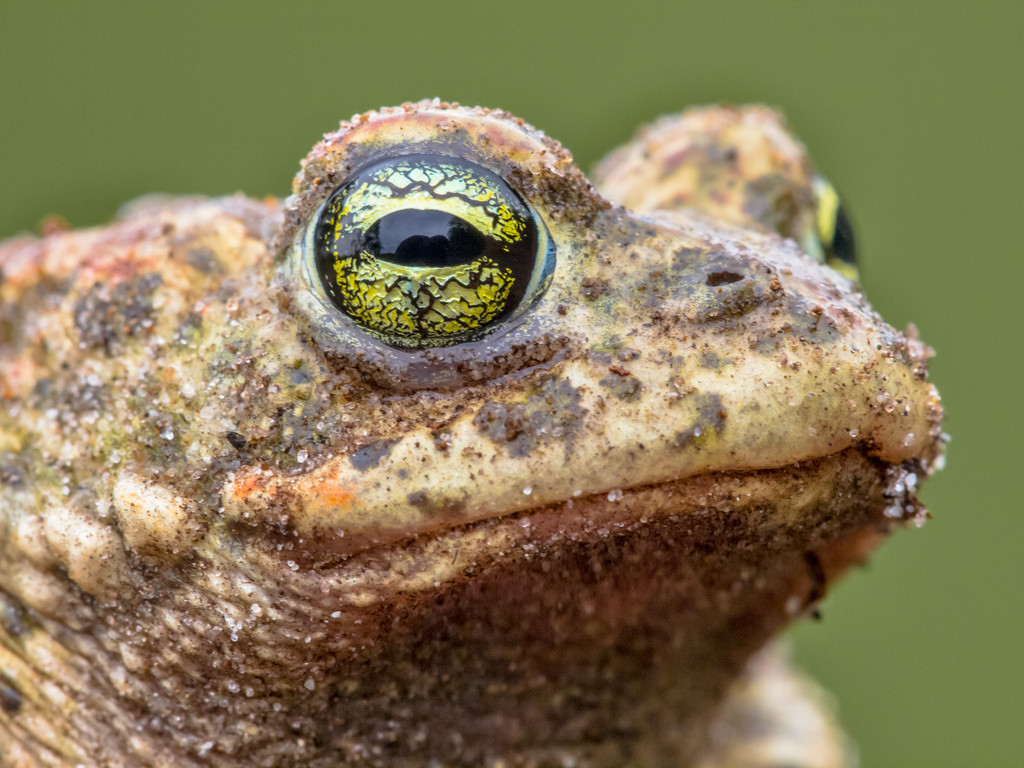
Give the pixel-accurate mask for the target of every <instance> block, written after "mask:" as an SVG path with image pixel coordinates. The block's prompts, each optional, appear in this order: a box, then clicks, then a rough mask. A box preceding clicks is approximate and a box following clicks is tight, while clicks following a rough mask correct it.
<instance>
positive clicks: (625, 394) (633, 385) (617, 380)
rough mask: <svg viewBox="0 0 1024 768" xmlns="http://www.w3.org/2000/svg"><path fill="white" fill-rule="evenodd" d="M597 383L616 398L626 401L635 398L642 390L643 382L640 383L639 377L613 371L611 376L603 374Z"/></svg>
mask: <svg viewBox="0 0 1024 768" xmlns="http://www.w3.org/2000/svg"><path fill="white" fill-rule="evenodd" d="M597 383H598V384H600V385H601V386H602V387H604V388H605V389H607V390H608V391H609V392H611V393H612V395H613V396H614V397H616V398H617V399H619V400H624V401H626V402H629V401H631V400H636V399H637V398H638V397H640V393H641V392H642V391H643V384H641V383H640V381H639V379H637V378H636V377H635V376H629V375H628V374H627V375H625V376H623V375H622V374H618V373H613V374H612V375H611V376H605V377H604V378H603V379H601V380H600V381H599V382H597Z"/></svg>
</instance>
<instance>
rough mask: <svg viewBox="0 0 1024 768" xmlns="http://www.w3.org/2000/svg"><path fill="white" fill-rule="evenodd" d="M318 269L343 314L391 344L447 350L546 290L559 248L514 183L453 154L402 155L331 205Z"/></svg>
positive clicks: (365, 173)
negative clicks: (556, 250) (447, 347)
mask: <svg viewBox="0 0 1024 768" xmlns="http://www.w3.org/2000/svg"><path fill="white" fill-rule="evenodd" d="M313 243H314V257H315V261H316V272H317V275H318V276H319V279H320V283H321V285H322V286H323V289H324V292H325V293H326V294H327V296H328V298H330V300H331V302H332V303H333V304H334V306H335V307H337V308H338V310H339V311H341V312H343V313H344V314H345V315H347V316H348V317H349V318H351V319H352V320H353V321H354V322H355V323H356V324H357V325H359V326H360V327H361V328H363V330H365V331H367V332H368V333H370V334H372V335H373V336H375V337H377V338H378V339H380V340H381V341H383V342H384V343H385V344H389V345H391V346H394V347H404V348H426V347H445V346H451V345H454V344H460V343H463V342H466V341H471V340H473V339H476V338H479V337H481V336H483V335H485V334H487V333H489V332H491V331H493V330H495V329H496V328H498V327H500V326H501V325H502V324H504V323H507V322H508V321H510V320H511V319H513V318H514V317H516V316H518V315H519V314H521V313H522V311H524V310H525V309H526V308H527V307H529V306H530V304H532V303H533V301H535V300H536V298H537V297H538V296H539V295H540V294H541V293H543V291H544V288H546V286H547V283H548V282H549V279H550V276H551V272H552V269H553V267H554V243H553V241H552V240H551V237H550V236H549V234H548V232H547V229H546V227H545V226H544V223H543V221H541V220H540V219H539V217H538V216H537V215H536V213H535V212H534V211H533V209H532V208H530V206H529V205H527V203H526V202H525V201H524V200H523V199H522V198H521V197H520V196H519V195H518V194H517V193H516V192H515V190H513V189H512V188H511V187H510V186H509V185H508V184H507V183H506V182H505V181H504V180H503V179H501V178H500V177H499V176H497V175H496V174H494V173H492V172H490V171H488V170H487V169H485V168H482V167H480V166H477V165H474V164H472V163H469V162H467V161H464V160H461V159H458V158H454V157H448V156H444V155H407V156H402V157H397V158H391V159H389V160H385V161H383V162H378V163H376V164H373V165H370V166H368V167H365V168H363V169H361V170H359V171H357V172H356V173H354V174H353V175H352V176H351V177H350V178H349V179H348V180H347V181H346V182H344V183H343V184H342V185H341V186H340V187H339V188H338V190H337V191H336V192H334V194H333V195H332V196H331V197H330V198H329V199H328V200H327V202H326V203H325V204H324V207H323V209H322V210H321V212H320V216H319V219H318V220H317V224H316V230H315V232H314V236H313Z"/></svg>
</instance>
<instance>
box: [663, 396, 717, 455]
mask: <svg viewBox="0 0 1024 768" xmlns="http://www.w3.org/2000/svg"><path fill="white" fill-rule="evenodd" d="M689 397H691V398H693V400H694V401H695V402H696V404H697V413H698V416H697V423H696V424H694V425H693V426H691V427H689V428H688V429H684V430H683V431H682V432H680V433H679V434H677V435H676V439H675V443H676V445H678V446H679V447H680V448H690V447H691V446H695V447H697V448H699V447H700V446H701V444H702V443H704V441H706V440H707V439H708V437H709V436H710V435H711V433H712V432H713V433H714V434H716V435H717V434H719V433H720V432H721V431H722V430H723V429H724V428H725V420H726V412H725V409H724V408H723V407H722V397H721V396H720V395H719V394H718V393H717V392H695V393H693V394H692V395H689Z"/></svg>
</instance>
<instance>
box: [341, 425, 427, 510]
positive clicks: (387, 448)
mask: <svg viewBox="0 0 1024 768" xmlns="http://www.w3.org/2000/svg"><path fill="white" fill-rule="evenodd" d="M400 439H401V438H397V437H396V438H391V439H389V440H378V441H377V442H375V443H370V444H369V445H368V446H366V447H365V448H361V449H360V450H358V451H356V452H355V453H353V454H351V455H349V457H348V460H349V461H350V462H352V466H353V467H355V468H356V469H358V470H359V471H360V472H365V471H366V470H368V469H370V468H371V467H376V466H377V465H378V464H380V460H381V459H383V458H384V457H385V456H388V455H390V454H391V449H392V448H394V447H395V445H396V444H397V443H398V442H399V440H400ZM410 503H411V502H410Z"/></svg>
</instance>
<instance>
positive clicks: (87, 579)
mask: <svg viewBox="0 0 1024 768" xmlns="http://www.w3.org/2000/svg"><path fill="white" fill-rule="evenodd" d="M417 152H432V153H440V154H442V155H450V156H453V157H459V158H464V159H466V160H468V161H471V162H472V163H475V164H478V165H479V166H481V167H484V168H486V169H488V170H489V171H490V172H493V173H495V174H497V175H498V176H500V177H501V178H503V179H505V180H506V181H507V182H508V184H509V185H510V186H511V187H512V188H513V189H514V190H515V191H516V193H517V194H518V195H520V196H521V197H522V199H523V200H525V201H526V203H527V204H528V205H529V206H530V208H531V209H532V211H533V212H534V213H535V214H536V215H537V216H538V217H539V219H540V220H541V221H542V222H543V224H544V226H545V227H546V230H547V231H548V232H549V233H550V237H551V240H552V242H553V248H554V253H555V267H554V270H553V272H552V274H551V276H550V279H549V281H548V282H547V283H546V284H545V285H544V286H542V290H541V291H540V293H539V294H538V295H537V296H535V297H531V299H530V301H531V303H530V305H529V306H528V307H526V308H525V309H524V310H523V311H522V312H521V313H520V314H518V315H517V316H516V317H514V319H512V320H511V321H509V322H508V323H507V324H505V325H502V326H501V327H497V328H494V329H492V330H491V331H490V332H489V333H487V334H485V335H482V336H481V337H480V338H476V339H473V340H471V341H469V342H466V343H460V344H456V345H454V346H450V347H444V348H427V349H422V350H418V351H416V350H413V351H410V350H407V349H397V348H395V347H393V346H389V345H388V344H387V343H385V342H383V341H381V340H380V339H379V338H375V337H373V336H372V335H370V334H367V333H365V332H364V330H363V329H361V328H360V327H358V325H356V324H355V323H353V322H352V321H351V320H350V319H349V318H348V317H346V316H345V315H344V314H343V313H342V312H338V311H337V310H336V309H335V308H333V306H332V305H330V304H329V303H326V302H325V301H324V297H323V295H322V293H323V291H322V288H321V287H319V285H318V283H317V279H318V278H317V274H316V272H315V270H313V269H312V268H311V266H310V260H309V253H308V243H309V231H310V227H311V226H312V222H314V221H315V220H316V217H317V215H318V212H319V210H320V208H321V206H323V204H324V202H325V201H326V200H327V199H328V198H329V196H330V195H331V194H332V192H333V191H334V190H336V189H337V188H338V186H339V185H340V184H342V183H343V182H344V180H345V179H346V178H348V177H349V176H350V175H351V174H352V173H353V172H354V171H356V170H357V169H359V168H361V167H365V166H366V165H367V164H368V163H372V162H379V161H380V160H381V159H383V158H387V157H389V156H391V155H406V154H412V153H417ZM597 178H598V183H599V185H600V191H598V189H597V188H595V187H594V186H592V184H591V183H590V182H589V181H588V180H587V179H586V178H585V177H584V176H583V175H582V174H581V172H580V171H579V170H578V169H577V168H576V167H575V166H574V165H573V163H572V160H571V157H570V156H569V154H568V153H567V152H566V151H565V150H564V149H562V148H561V147H560V146H559V145H558V144H557V143H556V142H554V141H553V140H551V139H550V138H548V137H546V136H544V135H543V134H542V133H540V132H539V131H537V130H536V129H534V128H532V127H531V126H529V125H526V124H525V123H523V122H522V121H520V120H518V119H517V118H514V117H512V116H511V115H508V114H507V113H502V112H497V111H491V110H485V109H480V108H474V109H469V108H464V107H459V106H457V105H449V104H444V103H440V102H436V101H435V102H421V103H418V104H408V105H404V106H402V107H399V108H394V109H386V110H381V111H378V112H370V113H367V114H364V115H360V116H357V117H355V118H353V120H352V121H350V122H347V123H343V124H342V126H341V128H340V129H339V130H338V131H336V132H335V133H332V134H328V135H327V136H326V137H325V138H324V140H323V141H322V142H320V143H319V144H317V145H316V147H314V149H313V151H312V152H311V153H310V155H309V157H307V158H306V160H305V161H304V163H303V168H302V170H301V171H300V173H299V175H298V176H297V178H296V180H295V185H294V187H293V194H292V196H291V197H289V198H287V199H285V200H283V201H280V202H279V201H275V200H264V201H256V200H250V199H247V198H244V197H240V196H236V197H228V198H221V199H205V198H162V197H152V198H144V199H142V200H139V201H136V202H135V203H133V204H131V205H130V206H128V207H127V208H126V209H125V210H124V211H123V212H122V214H121V215H120V216H119V217H118V219H117V220H116V221H114V222H113V223H111V224H110V225H108V226H105V227H100V228H96V229H90V230H83V231H61V232H54V233H50V234H48V235H47V236H45V237H40V238H37V237H22V238H16V239H14V240H10V241H7V242H6V243H4V244H2V245H0V765H2V766H12V767H13V766H62V767H63V766H68V767H70V766H77V765H99V766H126V767H127V766H168V767H169V766H175V767H176V768H180V767H181V766H208V765H209V766H236V765H246V766H292V765H303V766H338V765H367V766H370V765H374V766H376V765H380V766H427V765H438V766H463V765H466V766H469V765H474V766H481V765H494V766H497V765H507V766H533V765H536V766H541V765H566V764H573V765H579V766H622V765H631V766H670V765H671V766H677V765H688V764H699V765H701V766H711V765H719V766H726V765H737V766H738V765H754V764H761V763H757V762H756V760H757V759H759V758H758V755H767V754H775V755H778V754H779V752H778V751H775V752H772V751H771V750H772V749H775V748H776V747H773V746H771V745H772V744H776V745H777V744H778V743H785V744H789V748H793V747H792V744H793V743H795V744H796V745H797V747H795V748H796V749H797V750H798V751H797V752H792V751H791V752H788V753H785V754H787V755H789V757H788V758H787V759H789V760H790V762H791V763H792V764H795V765H803V766H808V768H809V767H810V766H819V765H820V766H826V765H843V764H846V763H845V762H844V761H846V760H847V759H848V758H847V755H846V754H845V752H844V749H843V747H842V745H841V744H839V741H838V740H839V739H840V738H841V737H840V736H839V735H838V732H837V731H836V730H835V726H834V725H833V724H832V723H831V721H830V720H829V719H828V717H827V715H826V714H822V709H821V706H820V705H818V704H817V703H816V699H815V698H814V697H815V695H816V694H814V693H813V692H811V691H810V689H809V688H807V685H808V684H806V683H801V682H800V681H799V680H798V679H797V678H794V677H793V676H792V674H791V673H788V672H786V671H785V670H784V669H783V668H782V667H780V666H779V663H777V662H773V661H770V660H763V659H762V660H760V661H757V662H755V663H754V665H753V666H752V667H750V668H749V670H748V671H747V672H746V673H745V672H744V669H745V666H746V665H747V664H748V661H749V660H750V659H751V657H752V655H753V654H755V653H756V652H757V651H758V650H759V649H760V648H762V647H763V646H764V645H765V643H766V642H767V641H768V640H769V639H770V638H771V636H772V635H774V634H775V633H776V632H778V631H779V630H780V629H781V628H782V627H783V626H785V625H786V624H787V623H788V622H789V621H791V620H792V619H793V618H795V617H796V616H798V615H801V614H802V613H804V612H805V611H807V610H809V609H810V608H812V607H813V605H814V603H815V602H816V601H817V600H818V599H820V597H821V596H822V595H823V594H824V592H825V590H826V589H827V588H828V586H829V585H831V584H832V582H833V581H834V580H835V579H836V578H838V577H839V576H840V575H841V574H842V572H843V571H844V570H845V569H847V568H848V567H849V566H850V565H851V564H854V563H857V562H860V561H861V560H863V558H864V557H865V556H866V555H867V553H868V552H869V551H870V550H871V549H872V548H873V547H874V546H875V545H876V544H877V543H878V542H879V541H880V540H881V539H882V538H883V537H884V536H885V535H886V534H887V533H888V532H890V531H891V530H892V529H893V528H894V527H898V526H900V525H902V524H904V523H905V522H907V521H920V520H921V519H922V518H923V515H924V511H923V509H922V508H921V507H920V505H919V503H918V502H917V500H916V490H917V484H918V483H919V481H920V480H922V479H924V478H925V477H926V476H927V475H928V474H929V473H930V472H931V471H932V469H933V468H934V467H935V465H936V462H937V459H938V458H939V456H940V452H941V443H942V438H941V435H940V430H939V422H940V417H941V410H940V407H939V404H938V397H937V394H936V392H935V390H934V388H933V387H932V386H931V385H930V384H929V383H928V381H927V378H926V362H927V358H928V356H929V354H930V351H929V350H928V349H927V347H925V346H924V345H923V344H921V343H920V342H919V341H918V340H917V338H916V335H915V334H914V333H913V332H912V331H911V332H910V333H908V334H907V335H903V334H901V333H899V332H897V331H896V330H894V329H893V328H891V327H890V326H888V325H886V324H885V323H884V321H883V320H882V319H881V318H880V317H879V316H878V315H877V314H876V313H875V312H874V311H873V310H872V309H871V307H870V306H869V305H868V304H867V302H866V300H865V299H864V297H863V296H862V294H861V293H860V291H859V288H858V287H857V286H856V285H855V284H853V283H851V282H850V281H849V280H847V279H846V278H844V277H842V276H840V275H839V274H837V273H836V272H834V271H832V270H831V269H829V268H828V267H827V266H825V265H823V264H821V263H819V262H818V261H816V260H815V259H813V258H811V257H810V256H808V255H806V254H805V253H804V252H803V250H802V246H801V245H800V243H801V242H803V241H804V240H805V239H806V234H807V232H808V231H809V230H808V227H812V226H813V220H814V215H813V207H814V198H813V194H812V191H811V190H812V184H813V181H814V178H815V171H814V169H813V166H812V165H811V164H810V161H809V160H808V158H807V155H806V153H805V151H804V149H803V147H802V146H801V145H800V144H799V143H798V142H797V141H796V140H795V139H793V138H792V137H791V136H790V134H789V133H788V132H787V131H786V130H785V128H784V126H783V125H782V123H781V119H780V118H779V117H778V115H776V114H775V113H773V112H771V111H769V110H765V109H763V108H756V107H755V108H744V109H739V108H727V107H714V108H709V109H706V110H695V111H692V112H689V113H684V114H683V115H681V116H676V117H675V118H672V119H669V120H667V121H666V122H663V123H660V124H659V125H658V126H657V127H656V128H654V129H651V130H649V131H648V132H647V133H645V134H641V135H639V136H638V138H637V139H636V140H635V141H634V142H633V143H631V144H629V145H627V146H626V147H625V148H623V149H622V150H619V151H618V152H617V153H615V154H613V155H611V156H610V157H609V159H608V160H607V161H606V162H605V163H604V164H603V165H602V166H601V167H600V168H599V169H598V173H597ZM626 206H628V207H626ZM780 233H781V234H780ZM780 669H782V671H780ZM737 679H739V682H734V681H736V680H737ZM730 685H732V688H730ZM730 691H731V693H730ZM723 701H724V702H725V703H723ZM776 701H778V702H779V703H778V704H777V705H776ZM793 702H796V703H795V704H794V703H793ZM801 707H803V709H801ZM804 710H807V713H805V714H804V715H801V717H803V718H804V719H803V720H800V721H799V722H798V721H797V719H796V716H795V715H794V716H789V717H788V719H787V715H786V714H785V713H786V712H797V711H800V712H804ZM743 713H746V715H745V716H744V715H743ZM751 713H756V714H751ZM815 713H817V714H815ZM815 717H818V719H819V720H820V723H819V725H818V726H817V727H818V731H816V733H818V735H819V736H820V738H821V739H822V741H823V743H825V745H826V746H824V747H814V746H813V744H814V742H813V739H811V738H810V737H808V736H807V734H806V732H805V733H804V735H803V737H802V738H801V737H800V736H799V735H797V736H794V735H793V733H795V732H799V730H800V724H801V723H811V724H812V725H813V723H814V722H818V721H815V720H814V718H815ZM737 723H739V725H737ZM744 723H746V724H747V726H749V727H746V726H744V725H743V724H744ZM757 723H761V724H762V726H763V727H760V728H758V727H755V726H756V724H757ZM765 723H767V724H768V725H766V726H765V725H764V724H765ZM808 728H810V726H808ZM794 729H795V730H794ZM812 730H813V729H812ZM723 734H726V735H725V736H723ZM773 739H774V740H775V741H774V742H773ZM787 739H788V741H787ZM762 744H763V745H766V746H758V745H762ZM800 744H803V745H804V749H803V754H801V753H800V752H799V745H800ZM740 747H742V749H741V748H740ZM744 750H746V751H744ZM758 750H761V751H758ZM830 750H831V751H830Z"/></svg>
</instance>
